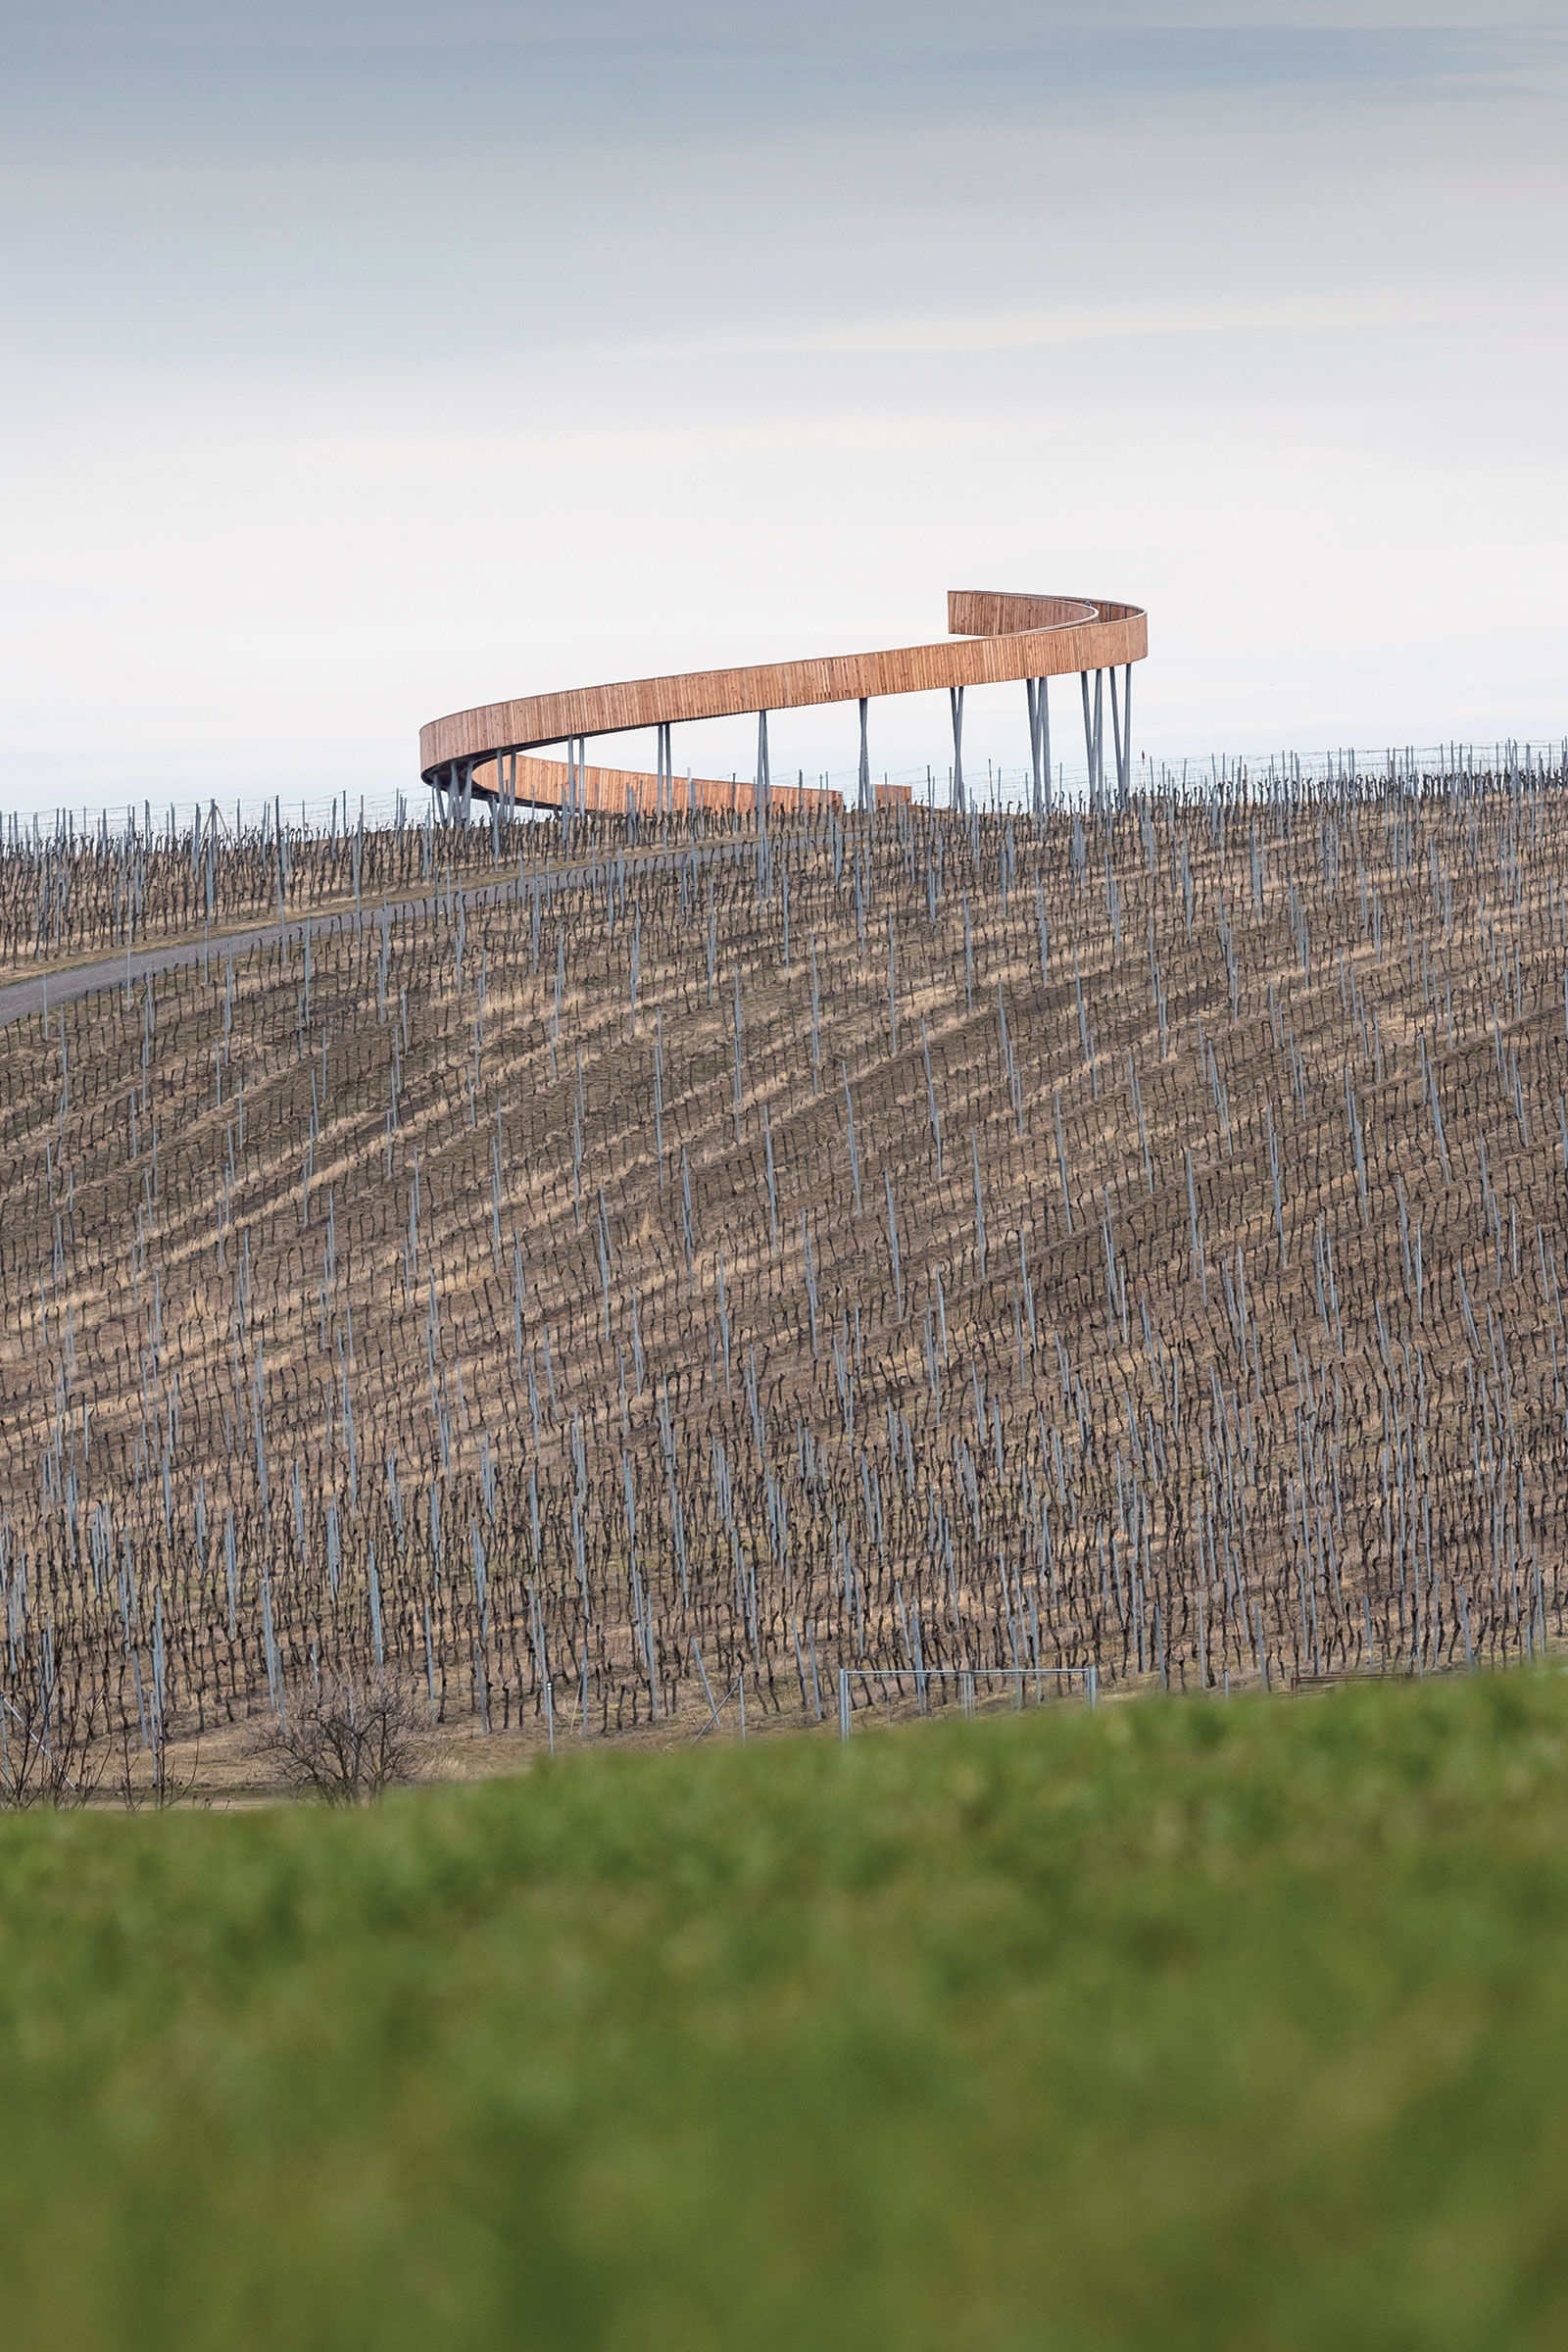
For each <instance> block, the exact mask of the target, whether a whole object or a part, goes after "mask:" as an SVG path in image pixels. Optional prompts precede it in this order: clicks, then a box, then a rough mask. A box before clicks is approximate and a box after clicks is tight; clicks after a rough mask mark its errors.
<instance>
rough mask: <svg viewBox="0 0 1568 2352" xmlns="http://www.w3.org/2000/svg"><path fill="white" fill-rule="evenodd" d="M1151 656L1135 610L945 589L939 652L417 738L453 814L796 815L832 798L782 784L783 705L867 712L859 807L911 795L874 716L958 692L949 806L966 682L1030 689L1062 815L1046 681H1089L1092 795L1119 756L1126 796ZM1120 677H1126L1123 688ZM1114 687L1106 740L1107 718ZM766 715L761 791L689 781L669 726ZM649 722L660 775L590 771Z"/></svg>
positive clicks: (649, 691)
mask: <svg viewBox="0 0 1568 2352" xmlns="http://www.w3.org/2000/svg"><path fill="white" fill-rule="evenodd" d="M1148 651H1149V623H1148V616H1147V615H1146V614H1145V613H1144V612H1143V611H1142V610H1141V608H1140V607H1139V606H1137V605H1119V604H1109V603H1091V602H1090V601H1089V600H1088V599H1087V598H1084V597H1070V596H1011V595H1006V594H1005V593H1002V592H1000V591H997V590H994V589H984V588H954V589H950V591H949V593H948V635H947V637H946V638H942V639H939V640H938V641H937V642H936V643H935V644H932V645H908V646H900V647H896V648H894V649H893V650H891V651H889V652H886V653H874V654H830V655H827V656H825V657H824V658H822V659H821V660H818V661H806V662H757V663H753V664H750V665H748V666H746V667H744V668H740V669H698V670H690V671H687V672H686V673H685V674H684V675H681V676H677V677H666V678H633V679H629V680H625V681H623V682H622V683H620V684H619V685H613V686H578V687H573V688H571V689H569V690H568V691H566V692H565V693H562V694H532V695H522V696H519V697H518V698H517V699H516V700H515V701H514V702H507V703H484V704H481V705H480V706H479V707H478V708H477V709H476V710H472V711H454V712H453V713H452V714H451V716H449V717H447V718H435V719H432V720H431V721H430V723H429V724H428V725H427V726H425V727H421V728H420V730H419V768H420V773H421V775H422V776H423V778H424V781H425V782H426V783H427V784H430V785H433V786H434V787H436V789H438V790H439V791H442V792H444V793H445V794H446V795H447V797H448V801H449V804H451V805H453V806H455V807H456V806H460V805H461V807H462V808H463V809H465V811H466V809H467V807H468V805H469V803H470V801H472V800H473V799H475V798H477V799H479V800H484V801H497V800H499V801H500V802H502V803H503V805H504V806H506V807H508V808H518V809H563V810H564V811H565V812H566V813H567V814H580V813H583V812H586V811H588V810H590V809H604V810H608V811H610V812H612V813H613V814H616V815H620V814H624V813H627V812H629V811H630V810H632V809H636V810H638V811H639V812H648V813H657V814H661V815H666V814H667V815H675V814H678V813H692V812H695V811H696V810H697V809H711V810H722V811H726V812H727V811H732V810H733V811H745V812H750V811H752V810H760V812H761V813H762V814H763V815H766V814H767V813H768V811H769V810H770V809H779V810H784V809H793V808H796V807H798V806H800V805H801V804H802V803H803V802H808V801H814V800H816V799H818V798H820V797H821V796H820V795H819V794H818V792H817V791H816V790H815V788H812V787H797V786H795V785H793V784H791V785H778V784H774V783H773V781H772V777H771V774H770V771H769V764H768V746H767V719H768V713H769V711H799V710H805V709H807V708H809V707H810V706H811V705H813V704H817V703H849V702H856V703H858V705H859V709H860V764H859V789H858V806H859V807H860V808H862V809H869V808H871V807H872V806H873V805H874V804H875V802H877V801H880V800H882V799H884V798H890V799H907V798H908V797H909V796H908V791H907V787H905V788H898V787H895V788H893V789H892V790H891V791H889V790H888V789H887V788H885V787H883V786H878V787H876V789H875V792H874V793H873V789H872V784H871V765H870V753H869V748H868V714H869V711H870V706H871V703H872V701H873V699H874V698H875V697H877V696H879V695H885V694H929V693H932V692H934V691H937V690H939V689H941V688H942V687H944V686H945V687H946V688H947V690H948V695H949V700H950V703H951V706H952V713H953V801H954V806H955V807H956V808H957V809H962V808H963V807H964V806H965V795H964V781H963V697H964V690H965V689H966V688H967V687H970V686H996V685H1002V684H1005V682H1006V681H1008V680H1009V679H1021V680H1022V681H1023V684H1024V687H1025V689H1026V692H1027V697H1028V715H1029V749H1030V760H1031V767H1032V772H1033V779H1034V808H1035V810H1036V813H1044V812H1045V811H1046V810H1047V809H1049V808H1050V805H1051V776H1052V766H1051V716H1050V706H1049V702H1048V698H1047V687H1048V683H1049V681H1050V680H1051V679H1052V678H1054V677H1062V676H1065V675H1068V674H1069V673H1071V672H1072V671H1076V672H1077V673H1078V679H1079V685H1080V688H1081V698H1080V699H1081V702H1082V707H1083V722H1084V751H1085V757H1086V760H1087V763H1088V771H1089V784H1090V790H1091V793H1092V794H1096V795H1100V794H1103V791H1104V787H1105V776H1106V760H1105V754H1106V751H1107V748H1108V750H1109V752H1110V754H1111V758H1112V760H1113V763H1114V776H1115V785H1116V789H1117V792H1118V794H1119V795H1121V796H1123V797H1125V795H1126V793H1127V792H1128V790H1129V789H1130V786H1131V780H1132V697H1133V671H1132V665H1133V663H1134V662H1141V661H1142V660H1143V659H1144V657H1145V655H1146V654H1147V653H1148ZM1118 669H1119V670H1120V671H1121V686H1120V692H1119V693H1118V691H1117V677H1116V673H1117V671H1118ZM1107 673H1108V675H1109V679H1110V693H1109V697H1108V701H1109V705H1110V712H1109V716H1110V740H1109V743H1108V746H1107V742H1106V735H1105V727H1104V718H1105V703H1106V700H1107V697H1106V695H1105V692H1104V681H1105V677H1106V675H1107ZM748 711H756V712H757V776H756V781H755V783H753V784H738V783H736V782H734V781H732V780H730V779H728V778H726V779H724V780H723V781H718V780H715V779H713V778H699V777H695V776H693V775H692V773H691V772H690V771H689V770H688V772H687V773H686V774H685V775H684V776H683V777H682V778H681V779H680V781H679V782H678V783H677V781H676V777H675V765H674V754H673V750H672V743H671V736H672V730H673V729H674V727H675V726H676V725H678V724H682V723H684V722H685V721H687V720H692V719H701V718H736V717H741V716H744V715H745V714H746V713H747V712H748ZM640 727H652V728H653V729H654V730H655V733H656V737H657V741H658V755H657V757H658V765H657V767H656V769H655V770H654V772H653V773H652V774H650V773H648V772H647V771H645V770H642V769H635V768H614V767H590V766H589V765H588V763H587V757H586V753H587V745H588V740H589V738H590V737H591V736H595V735H611V734H618V733H621V732H624V731H626V730H628V729H632V728H640ZM558 744H559V745H564V747H565V753H566V756H565V758H564V760H562V759H539V758H536V757H534V755H535V754H536V753H537V752H538V751H539V750H540V749H541V748H543V747H548V746H554V745H558Z"/></svg>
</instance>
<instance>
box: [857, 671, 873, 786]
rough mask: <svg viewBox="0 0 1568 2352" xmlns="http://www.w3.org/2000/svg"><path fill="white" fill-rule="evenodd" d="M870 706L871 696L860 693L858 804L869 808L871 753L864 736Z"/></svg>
mask: <svg viewBox="0 0 1568 2352" xmlns="http://www.w3.org/2000/svg"><path fill="white" fill-rule="evenodd" d="M870 707H871V698H870V696H869V695H865V694H862V695H861V697H860V792H859V805H860V807H861V808H862V809H869V808H870V806H871V754H870V750H869V748H868V744H867V738H866V714H867V712H868V711H869V710H870Z"/></svg>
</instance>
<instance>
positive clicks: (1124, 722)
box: [1121, 662, 1133, 792]
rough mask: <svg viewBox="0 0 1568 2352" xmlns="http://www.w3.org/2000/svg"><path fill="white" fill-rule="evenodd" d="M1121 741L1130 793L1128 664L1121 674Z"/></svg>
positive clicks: (1130, 679)
mask: <svg viewBox="0 0 1568 2352" xmlns="http://www.w3.org/2000/svg"><path fill="white" fill-rule="evenodd" d="M1121 739H1122V752H1123V756H1124V758H1125V759H1126V761H1127V789H1128V791H1129V792H1130V791H1131V790H1132V783H1133V665H1132V663H1131V662H1127V663H1125V664H1124V666H1123V669H1122V673H1121Z"/></svg>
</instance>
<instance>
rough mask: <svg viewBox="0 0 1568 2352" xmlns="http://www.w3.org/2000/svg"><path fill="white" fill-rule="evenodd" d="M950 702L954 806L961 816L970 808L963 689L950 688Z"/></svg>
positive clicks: (957, 687)
mask: <svg viewBox="0 0 1568 2352" xmlns="http://www.w3.org/2000/svg"><path fill="white" fill-rule="evenodd" d="M948 700H949V702H950V703H951V704H952V705H953V806H954V807H955V809H956V810H957V811H958V814H959V815H960V816H961V815H962V814H963V812H964V809H966V808H967V806H968V803H967V800H966V799H965V796H964V789H963V688H962V687H961V686H950V687H949V688H948Z"/></svg>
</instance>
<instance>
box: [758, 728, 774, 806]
mask: <svg viewBox="0 0 1568 2352" xmlns="http://www.w3.org/2000/svg"><path fill="white" fill-rule="evenodd" d="M772 802H773V771H772V769H771V767H770V766H769V764H768V758H767V712H766V711H759V712H758V713H757V813H758V815H759V816H760V818H761V819H762V822H763V823H764V824H765V823H766V822H767V818H768V812H769V810H770V809H771V807H772Z"/></svg>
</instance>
